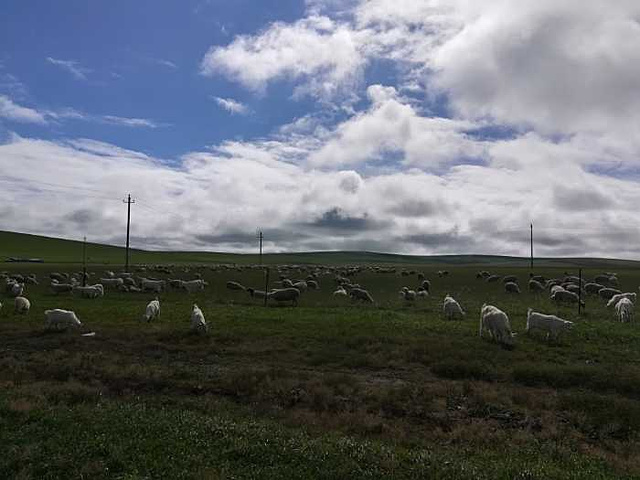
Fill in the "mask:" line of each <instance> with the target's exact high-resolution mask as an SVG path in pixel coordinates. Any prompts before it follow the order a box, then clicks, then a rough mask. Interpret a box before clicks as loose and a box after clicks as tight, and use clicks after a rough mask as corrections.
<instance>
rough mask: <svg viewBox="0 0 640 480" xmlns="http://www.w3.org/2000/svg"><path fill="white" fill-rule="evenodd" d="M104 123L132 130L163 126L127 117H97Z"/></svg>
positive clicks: (142, 119)
mask: <svg viewBox="0 0 640 480" xmlns="http://www.w3.org/2000/svg"><path fill="white" fill-rule="evenodd" d="M99 118H100V119H101V120H102V121H104V122H105V123H108V124H111V125H121V126H124V127H133V128H158V127H161V126H163V125H161V124H158V123H156V122H154V121H153V120H148V119H146V118H129V117H117V116H115V115H103V116H101V117H99Z"/></svg>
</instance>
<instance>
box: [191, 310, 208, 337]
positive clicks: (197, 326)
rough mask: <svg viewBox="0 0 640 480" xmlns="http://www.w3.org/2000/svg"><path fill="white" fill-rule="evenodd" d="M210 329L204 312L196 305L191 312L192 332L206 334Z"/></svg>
mask: <svg viewBox="0 0 640 480" xmlns="http://www.w3.org/2000/svg"><path fill="white" fill-rule="evenodd" d="M208 328H209V327H208V325H207V322H206V320H205V319H204V314H203V313H202V310H200V308H199V307H198V305H196V304H195V303H194V304H193V310H192V311H191V330H192V331H194V332H198V333H206V332H207V330H208Z"/></svg>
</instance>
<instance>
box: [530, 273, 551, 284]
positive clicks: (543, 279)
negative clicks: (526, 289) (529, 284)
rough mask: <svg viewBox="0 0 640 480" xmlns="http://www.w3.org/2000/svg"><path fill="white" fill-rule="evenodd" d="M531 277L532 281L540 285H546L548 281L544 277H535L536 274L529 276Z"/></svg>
mask: <svg viewBox="0 0 640 480" xmlns="http://www.w3.org/2000/svg"><path fill="white" fill-rule="evenodd" d="M529 275H530V277H531V280H534V281H536V282H538V283H540V284H544V283H545V282H546V281H547V280H546V279H545V278H544V277H543V276H542V275H534V274H532V273H531V274H529Z"/></svg>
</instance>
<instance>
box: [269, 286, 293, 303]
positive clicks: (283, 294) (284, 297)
mask: <svg viewBox="0 0 640 480" xmlns="http://www.w3.org/2000/svg"><path fill="white" fill-rule="evenodd" d="M299 298H300V290H298V289H297V288H281V289H276V290H271V291H270V292H269V293H268V294H267V299H272V300H275V301H276V302H291V304H292V305H298V299H299Z"/></svg>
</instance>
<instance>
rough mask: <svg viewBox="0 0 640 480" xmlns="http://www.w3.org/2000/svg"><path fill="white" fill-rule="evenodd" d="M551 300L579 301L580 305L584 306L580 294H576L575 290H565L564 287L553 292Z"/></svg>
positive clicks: (558, 301)
mask: <svg viewBox="0 0 640 480" xmlns="http://www.w3.org/2000/svg"><path fill="white" fill-rule="evenodd" d="M551 300H553V301H554V302H556V303H557V304H560V303H578V302H580V305H582V306H584V302H583V301H581V300H580V298H579V297H578V295H576V294H575V293H573V292H569V291H567V290H564V289H562V290H557V291H555V292H553V294H552V295H551Z"/></svg>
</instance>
